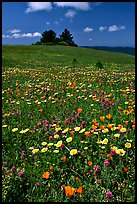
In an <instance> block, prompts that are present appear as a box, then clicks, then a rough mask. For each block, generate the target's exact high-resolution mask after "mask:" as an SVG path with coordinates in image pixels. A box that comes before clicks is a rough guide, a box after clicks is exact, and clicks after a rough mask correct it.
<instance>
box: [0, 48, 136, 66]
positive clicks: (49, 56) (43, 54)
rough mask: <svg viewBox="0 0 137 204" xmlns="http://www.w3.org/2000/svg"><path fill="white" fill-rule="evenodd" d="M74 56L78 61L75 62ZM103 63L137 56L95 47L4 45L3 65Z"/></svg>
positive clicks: (129, 61)
mask: <svg viewBox="0 0 137 204" xmlns="http://www.w3.org/2000/svg"><path fill="white" fill-rule="evenodd" d="M74 58H75V59H76V60H77V62H75V63H74V62H73V60H74ZM96 61H101V62H102V63H116V64H134V63H135V57H133V56H129V55H126V54H120V53H112V52H107V51H100V50H94V49H87V48H80V47H64V46H46V47H45V46H8V45H4V46H3V47H2V67H14V66H16V67H22V66H23V67H24V68H25V67H26V68H27V67H39V66H42V67H49V66H50V65H53V66H54V65H59V66H70V67H71V66H74V65H75V66H90V65H91V64H93V63H95V62H96Z"/></svg>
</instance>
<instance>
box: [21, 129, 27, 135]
mask: <svg viewBox="0 0 137 204" xmlns="http://www.w3.org/2000/svg"><path fill="white" fill-rule="evenodd" d="M28 131H29V128H27V129H25V130H21V131H20V133H21V134H24V133H26V132H28Z"/></svg>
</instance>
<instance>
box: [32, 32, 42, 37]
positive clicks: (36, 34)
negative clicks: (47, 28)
mask: <svg viewBox="0 0 137 204" xmlns="http://www.w3.org/2000/svg"><path fill="white" fill-rule="evenodd" d="M33 37H41V34H40V33H38V32H35V33H33Z"/></svg>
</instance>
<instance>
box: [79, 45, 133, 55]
mask: <svg viewBox="0 0 137 204" xmlns="http://www.w3.org/2000/svg"><path fill="white" fill-rule="evenodd" d="M80 47H85V48H92V49H96V50H105V51H110V52H120V53H124V54H128V55H135V48H133V47H107V46H80Z"/></svg>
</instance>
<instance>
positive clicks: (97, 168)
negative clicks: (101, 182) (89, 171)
mask: <svg viewBox="0 0 137 204" xmlns="http://www.w3.org/2000/svg"><path fill="white" fill-rule="evenodd" d="M93 169H94V172H95V173H98V172H99V171H100V167H99V166H98V165H97V166H94V167H93Z"/></svg>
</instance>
